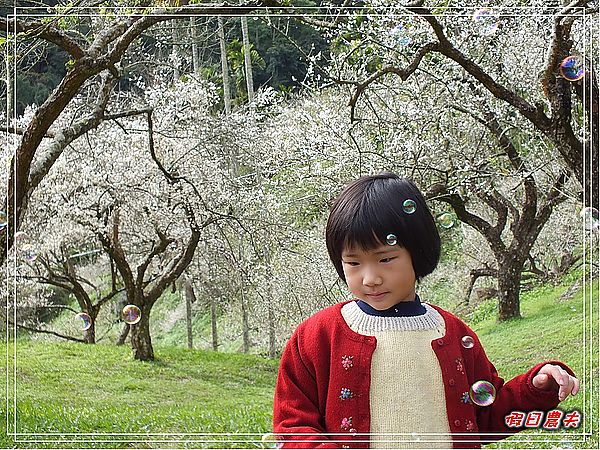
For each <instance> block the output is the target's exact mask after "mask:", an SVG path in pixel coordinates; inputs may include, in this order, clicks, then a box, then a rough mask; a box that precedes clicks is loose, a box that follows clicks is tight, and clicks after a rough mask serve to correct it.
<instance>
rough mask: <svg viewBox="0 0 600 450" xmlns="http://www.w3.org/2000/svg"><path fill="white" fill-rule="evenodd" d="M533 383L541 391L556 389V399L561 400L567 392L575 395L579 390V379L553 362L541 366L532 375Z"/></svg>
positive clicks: (565, 396)
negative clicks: (534, 374)
mask: <svg viewBox="0 0 600 450" xmlns="http://www.w3.org/2000/svg"><path fill="white" fill-rule="evenodd" d="M533 385H534V386H535V387H536V388H538V389H541V390H543V391H549V390H556V389H558V400H559V401H561V402H562V401H563V400H564V399H565V398H567V396H568V395H569V394H571V395H575V394H577V392H579V380H578V379H577V378H576V377H574V376H572V375H569V373H568V372H567V371H566V370H565V369H563V368H562V367H560V366H556V365H554V364H546V365H545V366H543V367H542V368H541V369H540V370H539V371H538V373H537V374H536V376H535V377H533Z"/></svg>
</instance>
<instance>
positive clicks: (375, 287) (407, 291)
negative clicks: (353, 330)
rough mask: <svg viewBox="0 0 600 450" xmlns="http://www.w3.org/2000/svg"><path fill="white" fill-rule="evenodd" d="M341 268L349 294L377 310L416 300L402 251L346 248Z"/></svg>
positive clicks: (407, 256)
mask: <svg viewBox="0 0 600 450" xmlns="http://www.w3.org/2000/svg"><path fill="white" fill-rule="evenodd" d="M342 268H343V269H344V275H345V276H346V282H347V283H348V288H349V289H350V291H351V292H352V294H353V295H354V296H355V297H357V298H359V299H361V300H363V301H365V302H366V303H368V304H369V305H370V306H372V307H373V308H375V309H377V310H384V309H388V308H391V307H392V306H394V305H395V304H397V303H399V302H410V301H413V300H414V299H415V284H416V277H415V271H414V269H413V265H412V258H411V256H410V253H409V252H408V250H406V249H405V248H403V247H399V246H398V245H384V244H382V245H380V246H379V247H377V248H375V249H371V250H361V249H359V248H354V247H350V248H346V249H344V251H343V252H342Z"/></svg>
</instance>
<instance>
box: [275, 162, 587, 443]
mask: <svg viewBox="0 0 600 450" xmlns="http://www.w3.org/2000/svg"><path fill="white" fill-rule="evenodd" d="M326 240H327V249H328V252H329V256H330V258H331V261H332V262H333V265H334V266H335V268H336V270H337V272H338V274H339V276H340V277H341V278H342V280H344V282H345V283H346V284H347V285H348V288H349V289H350V291H351V292H352V294H353V295H354V296H355V297H356V299H355V300H352V301H348V302H342V303H338V304H336V305H333V306H331V307H329V308H326V309H324V310H322V311H320V312H318V313H317V314H315V315H314V316H312V317H310V318H309V319H307V320H306V321H305V322H303V323H302V324H301V325H300V326H299V327H298V328H297V329H296V331H295V332H294V334H293V335H292V337H291V339H290V341H289V342H288V344H287V346H286V348H285V351H284V353H283V355H282V358H281V365H280V368H279V376H278V379H277V387H276V391H275V402H274V417H273V421H274V432H275V433H276V435H277V436H278V439H280V440H281V442H280V443H281V444H282V445H283V447H284V448H369V447H371V448H417V447H420V448H452V447H454V448H479V447H480V443H482V442H483V443H485V442H492V441H494V440H498V439H502V438H504V437H507V436H508V435H509V434H510V433H514V432H516V431H519V430H520V429H523V428H514V427H510V428H509V427H508V426H506V424H505V417H506V416H507V415H509V414H511V412H512V411H520V412H529V411H534V410H535V411H548V410H552V409H553V408H555V407H556V406H557V405H558V403H559V402H560V401H562V400H564V399H565V398H566V397H567V396H568V395H569V394H573V395H574V394H576V393H577V391H578V389H579V381H578V380H577V378H575V377H574V374H573V372H572V371H571V369H570V368H569V367H567V366H566V365H565V364H563V363H560V362H557V361H548V362H544V363H540V364H537V365H536V366H534V367H533V368H532V369H530V370H529V371H527V372H526V373H524V374H522V375H519V376H517V377H515V378H513V379H512V380H510V381H508V382H506V383H505V382H504V380H503V379H502V378H500V377H499V376H498V374H497V372H496V369H495V368H494V366H493V365H492V363H491V362H490V361H489V360H488V358H487V356H486V354H485V352H484V350H483V348H482V346H481V343H480V342H479V339H478V338H477V335H476V334H475V333H474V332H473V330H471V329H470V328H469V327H468V326H467V325H466V324H465V323H463V322H462V321H461V320H460V319H458V318H457V317H455V316H453V315H452V314H450V313H449V312H447V311H444V310H443V309H441V308H439V307H437V306H434V305H430V304H427V303H421V300H420V298H419V296H418V295H417V294H416V292H415V285H416V281H417V280H420V279H421V278H423V277H424V276H425V275H427V274H429V273H431V272H432V271H433V270H434V269H435V267H436V266H437V263H438V260H439V257H440V237H439V234H438V232H437V228H436V225H435V221H434V219H433V217H432V215H431V213H430V211H429V209H428V207H427V205H426V204H425V200H424V199H423V196H422V195H421V193H420V192H419V190H418V189H417V188H416V187H415V186H414V185H413V184H412V183H411V182H410V181H407V180H405V179H401V178H399V177H398V176H397V175H394V174H391V173H383V174H380V175H376V176H368V177H362V178H360V179H358V180H355V181H354V182H352V183H351V184H350V185H348V186H347V187H346V189H345V190H344V191H343V192H342V193H341V195H340V196H339V197H338V198H337V199H336V200H335V202H334V204H333V206H332V208H331V213H330V216H329V220H328V222H327V230H326Z"/></svg>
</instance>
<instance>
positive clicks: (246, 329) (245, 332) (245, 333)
mask: <svg viewBox="0 0 600 450" xmlns="http://www.w3.org/2000/svg"><path fill="white" fill-rule="evenodd" d="M240 296H241V300H242V338H243V340H244V344H243V350H244V353H248V352H249V351H250V326H249V324H248V305H247V304H246V297H245V296H244V286H242V287H241V288H240Z"/></svg>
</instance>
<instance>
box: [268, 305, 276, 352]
mask: <svg viewBox="0 0 600 450" xmlns="http://www.w3.org/2000/svg"><path fill="white" fill-rule="evenodd" d="M267 308H268V315H269V317H268V321H269V356H270V357H271V358H275V354H276V353H277V349H276V348H275V314H273V305H272V304H271V303H268V307H267Z"/></svg>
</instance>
